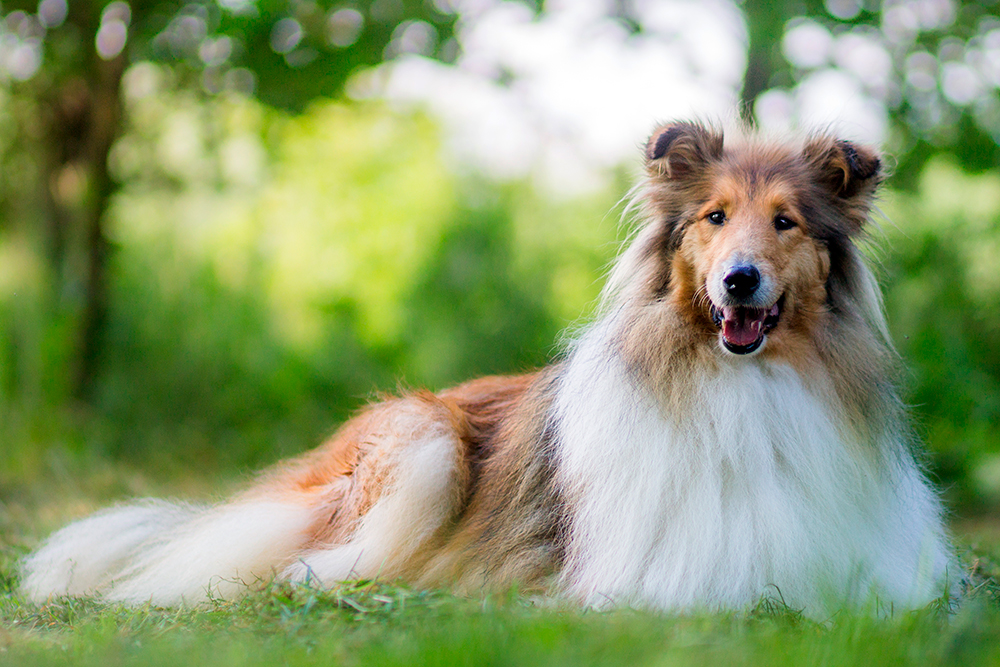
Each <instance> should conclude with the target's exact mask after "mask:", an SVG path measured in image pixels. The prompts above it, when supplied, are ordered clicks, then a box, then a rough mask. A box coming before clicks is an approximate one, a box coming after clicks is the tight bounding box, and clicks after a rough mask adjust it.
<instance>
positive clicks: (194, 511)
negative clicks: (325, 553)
mask: <svg viewBox="0 0 1000 667" xmlns="http://www.w3.org/2000/svg"><path fill="white" fill-rule="evenodd" d="M312 518H313V511H312V509H311V508H309V507H306V506H301V505H295V504H290V503H279V502H274V501H267V500H263V501H245V502H237V503H232V504H224V505H218V506H215V507H195V506H190V505H181V504H173V503H168V502H164V501H145V502H142V503H138V504H135V505H127V506H124V507H118V508H114V509H111V510H108V511H105V512H101V513H98V514H96V515H94V516H91V517H88V518H86V519H83V520H81V521H78V522H76V523H72V524H70V525H69V526H67V527H66V528H63V529H62V530H60V531H58V532H56V533H55V534H54V535H52V536H51V537H50V538H49V539H48V540H47V541H46V542H45V544H43V545H42V547H41V548H40V549H39V550H38V551H37V552H36V553H35V554H33V555H32V556H31V557H30V558H29V559H28V560H27V561H26V562H25V563H24V567H23V571H24V572H25V579H24V582H23V583H22V590H23V592H24V594H25V596H26V597H27V598H28V599H30V600H33V601H35V602H44V601H45V600H46V599H48V598H50V597H52V596H55V595H97V596H101V597H103V598H104V599H106V600H110V601H118V602H127V603H131V604H143V603H146V602H152V603H153V604H157V605H178V604H182V603H185V602H187V603H198V602H202V601H204V600H205V599H207V597H208V596H210V595H211V596H215V597H221V598H225V597H232V596H233V595H234V594H236V593H237V592H238V591H243V590H245V589H246V585H247V584H253V583H255V582H257V581H258V580H261V579H265V580H266V579H269V578H271V577H272V576H273V575H274V573H275V567H276V566H278V565H279V564H281V563H287V562H288V561H289V560H290V559H291V557H292V555H293V554H294V553H295V552H296V551H297V550H298V549H300V548H301V547H302V542H303V540H304V539H305V535H306V529H307V528H308V526H309V524H310V522H311V521H312Z"/></svg>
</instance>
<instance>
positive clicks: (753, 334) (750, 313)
mask: <svg viewBox="0 0 1000 667" xmlns="http://www.w3.org/2000/svg"><path fill="white" fill-rule="evenodd" d="M784 302H785V297H784V295H782V296H781V298H779V299H778V300H777V301H775V302H774V303H773V304H771V305H770V306H768V307H766V308H752V307H749V306H716V305H715V304H714V303H710V308H711V315H712V322H714V323H715V326H717V327H718V328H719V338H720V340H721V342H722V348H723V349H724V350H726V351H727V352H729V353H730V354H737V355H744V354H753V353H754V352H756V351H757V350H759V349H760V348H761V347H762V346H763V345H764V342H765V341H766V340H767V335H768V334H769V333H771V331H773V330H774V328H775V327H776V326H778V321H779V320H780V319H781V310H782V306H783V305H784Z"/></svg>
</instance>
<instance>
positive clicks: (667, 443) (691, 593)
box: [21, 123, 960, 615]
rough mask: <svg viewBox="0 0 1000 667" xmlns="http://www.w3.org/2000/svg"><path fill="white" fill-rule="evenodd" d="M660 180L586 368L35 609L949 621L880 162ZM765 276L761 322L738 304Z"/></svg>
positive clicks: (571, 369)
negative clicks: (266, 599)
mask: <svg viewBox="0 0 1000 667" xmlns="http://www.w3.org/2000/svg"><path fill="white" fill-rule="evenodd" d="M644 156H645V160H646V162H645V167H646V178H645V180H644V181H643V182H642V183H641V184H640V186H639V187H638V188H637V190H636V205H637V206H638V207H639V208H640V210H641V211H642V214H643V217H644V218H645V220H646V222H645V224H644V226H643V227H642V228H641V229H640V230H639V231H638V233H637V234H636V236H635V238H634V240H633V241H632V243H631V244H630V245H629V247H628V248H627V249H626V250H625V251H624V252H623V254H622V256H621V257H620V258H619V260H618V262H617V264H616V266H615V268H614V270H613V271H612V273H611V276H610V278H609V282H608V285H607V287H606V289H605V291H604V294H603V297H602V304H601V308H600V313H599V316H598V318H597V320H596V321H595V322H594V323H593V324H592V325H591V326H589V327H588V328H587V329H586V330H585V331H584V332H583V333H582V335H580V337H579V338H578V340H577V341H575V342H574V343H573V344H572V345H571V348H570V350H569V352H568V354H567V355H566V357H565V359H563V360H561V361H559V362H557V363H555V364H553V365H552V366H550V367H548V368H545V369H543V370H541V371H539V372H537V373H533V374H529V375H522V376H516V377H490V378H483V379H479V380H474V381H471V382H468V383H466V384H463V385H460V386H458V387H455V388H453V389H449V390H446V391H443V392H440V393H438V394H433V393H430V392H415V393H412V394H409V395H407V396H403V397H399V398H389V399H386V400H385V401H383V402H381V403H378V404H376V405H373V406H371V407H370V408H368V409H367V410H366V411H364V412H362V413H361V414H360V415H358V416H357V417H355V418H354V419H352V420H351V421H349V422H348V423H347V424H345V425H344V426H343V427H342V428H341V429H340V431H339V432H338V433H337V434H336V435H335V436H334V437H333V438H331V440H330V441H329V442H327V443H326V444H324V445H323V446H322V447H320V448H319V449H317V450H315V451H314V452H311V453H309V454H306V455H304V456H302V457H299V458H298V459H295V460H292V461H290V462H287V463H285V464H282V465H279V466H277V467H276V468H275V469H273V470H272V471H270V472H268V473H266V474H265V475H263V476H262V477H261V478H260V479H259V480H258V481H257V482H256V483H255V484H254V485H253V486H252V487H251V488H250V489H248V490H247V491H246V492H245V493H243V494H241V495H239V496H238V497H236V498H234V499H232V500H230V501H228V502H226V503H222V504H220V505H216V506H210V507H196V506H188V505H178V504H172V503H165V502H161V501H145V502H140V503H136V504H132V505H126V506H123V507H118V508H113V509H110V510H107V511H105V512H102V513H99V514H97V515H94V516H93V517H90V518H86V519H83V520H81V521H79V522H77V523H74V524H71V525H70V526H68V527H66V528H64V529H63V530H61V531H59V532H57V533H55V534H54V535H53V536H52V537H50V538H49V540H48V541H47V542H45V543H44V544H43V545H42V547H41V548H40V549H39V550H38V551H37V552H36V553H34V554H33V555H32V556H30V557H29V558H28V559H27V560H26V561H25V562H24V565H23V573H24V576H23V580H22V585H21V586H22V591H23V593H24V594H25V595H26V596H27V597H28V598H29V599H31V600H34V601H39V602H40V601H44V600H46V599H48V598H50V597H52V596H57V595H67V594H68V595H95V596H99V597H102V598H105V599H109V600H120V601H125V602H130V603H144V602H147V601H152V602H153V603H156V604H165V605H172V604H181V603H198V602H199V601H201V600H204V599H205V597H206V595H207V594H209V593H211V594H213V595H221V596H224V597H231V596H235V595H238V594H240V592H241V591H242V590H243V589H244V583H253V582H255V581H258V580H266V579H269V578H271V577H273V576H277V577H279V578H285V579H292V580H298V581H303V580H310V581H313V582H318V583H320V584H322V585H333V584H335V583H336V582H338V581H342V580H346V579H351V578H358V577H361V578H368V577H383V578H396V577H401V578H403V579H405V580H407V581H410V582H412V583H413V584H415V585H418V586H448V587H452V588H453V589H455V590H457V591H460V592H465V593H472V592H477V591H482V590H490V589H494V590H496V589H500V590H502V589H506V588H509V587H510V586H514V585H516V586H518V587H519V588H520V590H522V591H528V592H537V593H542V594H548V595H555V596H562V597H567V598H570V599H573V600H576V601H578V602H580V603H583V604H588V605H596V606H606V605H633V606H644V607H652V608H657V609H665V610H680V609H691V608H710V609H715V608H737V609H738V608H742V607H746V606H748V605H752V604H754V603H755V602H756V601H757V600H759V599H760V598H761V597H762V596H766V595H776V596H780V597H781V598H782V599H784V600H785V601H786V602H788V603H789V604H791V605H793V606H795V607H797V608H802V609H805V610H806V611H807V612H808V613H811V614H814V615H823V614H827V613H830V612H832V611H835V610H836V609H839V608H842V607H844V606H859V605H862V606H863V605H871V604H874V605H876V606H880V607H881V608H889V609H892V608H894V609H901V608H912V607H917V606H921V605H924V604H927V603H928V602H929V601H930V600H932V599H934V598H935V597H939V596H942V595H947V594H948V589H949V586H950V585H952V584H954V583H955V582H956V580H957V579H958V577H959V576H960V571H959V569H958V568H957V567H956V566H955V564H954V559H953V556H952V553H951V549H950V546H949V544H948V538H947V536H946V534H945V530H944V526H943V522H942V518H941V516H942V510H941V507H940V504H939V502H938V499H937V497H936V495H935V493H934V492H933V490H932V489H931V487H930V485H929V484H928V483H927V481H926V479H925V478H924V476H923V474H922V472H921V470H920V468H919V466H918V464H917V462H916V460H915V458H914V454H913V453H912V451H911V445H912V436H911V433H910V430H909V428H908V426H907V421H906V415H905V413H904V410H903V408H902V406H901V404H900V401H899V399H898V396H897V393H896V390H895V386H894V378H895V374H896V369H895V364H896V358H895V353H894V351H893V349H892V346H891V343H890V341H889V338H888V335H887V332H886V328H885V321H884V317H883V315H882V310H881V303H880V295H879V292H878V289H877V287H876V285H875V282H874V280H873V278H872V276H871V273H870V272H869V270H868V268H867V267H866V266H865V263H864V261H863V258H862V256H861V254H860V252H859V251H858V249H857V246H856V242H857V239H858V238H859V236H860V235H861V234H862V233H863V230H864V227H865V225H866V224H867V220H868V217H869V215H870V211H871V208H872V205H873V198H874V196H875V193H876V190H877V187H878V185H879V184H880V182H881V179H882V176H881V172H880V160H879V158H878V156H877V154H876V153H875V152H873V151H872V150H870V149H868V148H866V147H863V146H859V145H855V144H853V143H850V142H846V141H843V140H839V139H836V138H834V137H830V136H826V135H816V136H814V137H809V138H807V139H806V140H805V141H802V142H798V143H795V142H792V143H774V142H768V141H764V140H761V139H758V138H756V137H754V136H752V135H750V136H742V137H741V136H736V137H735V139H731V138H724V137H723V134H722V132H720V131H717V130H714V129H711V128H708V127H705V126H703V125H700V124H695V123H672V124H667V125H664V126H662V127H660V128H658V129H657V130H656V131H655V132H654V133H653V135H652V137H651V138H650V140H649V142H648V144H647V146H646V148H645V151H644ZM734 267H735V268H734ZM747 267H750V268H747ZM751 269H752V273H751ZM740 271H743V272H744V274H745V275H759V281H758V282H759V285H758V286H755V287H754V291H753V292H752V294H748V295H740V296H734V294H735V291H734V289H735V283H733V282H732V281H733V280H734V279H733V278H732V276H734V275H736V274H737V273H739V272H740ZM744 274H741V275H744ZM741 289H742V288H741ZM734 341H736V342H734Z"/></svg>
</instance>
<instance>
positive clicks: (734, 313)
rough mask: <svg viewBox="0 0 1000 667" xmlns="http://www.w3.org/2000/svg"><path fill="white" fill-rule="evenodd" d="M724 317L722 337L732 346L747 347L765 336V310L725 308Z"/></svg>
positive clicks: (723, 310)
mask: <svg viewBox="0 0 1000 667" xmlns="http://www.w3.org/2000/svg"><path fill="white" fill-rule="evenodd" d="M722 316H723V321H722V335H723V336H724V337H725V339H726V341H727V342H729V344H730V345H738V346H740V347H745V346H747V345H750V344H751V343H754V342H756V341H757V339H758V338H760V337H761V336H762V335H764V334H763V332H764V318H766V317H767V311H766V310H764V309H763V308H741V307H735V308H723V309H722Z"/></svg>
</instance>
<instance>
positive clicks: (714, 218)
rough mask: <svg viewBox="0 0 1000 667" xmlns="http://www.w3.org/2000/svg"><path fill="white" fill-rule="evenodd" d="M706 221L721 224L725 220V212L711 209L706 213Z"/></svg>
mask: <svg viewBox="0 0 1000 667" xmlns="http://www.w3.org/2000/svg"><path fill="white" fill-rule="evenodd" d="M708 221H709V222H711V223H712V224H713V225H721V224H722V223H724V222H725V221H726V214H725V213H723V212H722V211H712V212H711V213H709V214H708Z"/></svg>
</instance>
